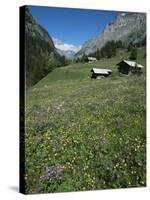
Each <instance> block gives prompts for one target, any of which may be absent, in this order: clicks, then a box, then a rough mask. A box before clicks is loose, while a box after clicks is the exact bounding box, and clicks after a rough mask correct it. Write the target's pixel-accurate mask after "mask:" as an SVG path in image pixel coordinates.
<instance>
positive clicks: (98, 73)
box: [90, 68, 112, 79]
mask: <svg viewBox="0 0 150 200" xmlns="http://www.w3.org/2000/svg"><path fill="white" fill-rule="evenodd" d="M111 73H112V70H110V69H100V68H92V69H91V75H90V77H91V78H92V79H96V78H98V77H107V76H109V75H110V74H111Z"/></svg>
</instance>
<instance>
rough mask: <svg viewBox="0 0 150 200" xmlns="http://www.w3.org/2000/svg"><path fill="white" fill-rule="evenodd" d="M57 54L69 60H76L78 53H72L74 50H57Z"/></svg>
mask: <svg viewBox="0 0 150 200" xmlns="http://www.w3.org/2000/svg"><path fill="white" fill-rule="evenodd" d="M57 52H58V53H59V54H60V55H61V56H65V57H66V58H67V59H70V60H72V59H74V58H75V54H76V52H75V51H72V50H66V51H64V50H61V49H57Z"/></svg>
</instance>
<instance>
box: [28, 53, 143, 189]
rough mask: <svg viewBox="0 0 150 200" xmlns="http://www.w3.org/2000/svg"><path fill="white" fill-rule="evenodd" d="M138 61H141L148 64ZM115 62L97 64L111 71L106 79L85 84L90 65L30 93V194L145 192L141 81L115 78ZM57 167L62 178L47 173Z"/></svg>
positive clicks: (57, 75)
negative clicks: (113, 190) (140, 188)
mask: <svg viewBox="0 0 150 200" xmlns="http://www.w3.org/2000/svg"><path fill="white" fill-rule="evenodd" d="M142 53H143V51H142V50H140V51H139V54H138V61H139V62H140V63H142V64H145V61H144V60H143V55H142ZM120 56H121V54H120V55H118V56H117V57H115V58H112V59H103V60H101V61H99V62H97V63H96V64H94V65H95V66H98V67H107V68H110V69H112V70H113V74H112V76H111V77H108V78H104V79H101V80H90V79H89V78H88V73H89V69H90V68H91V65H90V64H80V63H78V64H72V65H70V66H68V67H65V68H59V69H56V70H54V71H53V72H52V73H50V74H49V75H48V76H47V77H45V78H44V79H42V80H41V81H40V82H39V83H38V84H36V85H35V86H34V87H32V88H31V89H30V90H28V92H27V106H26V135H25V136H26V176H25V179H26V183H27V184H26V192H27V193H36V192H60V191H76V190H91V189H105V188H118V187H135V186H144V185H145V184H146V169H145V168H146V166H145V162H146V158H145V143H146V130H145V127H146V125H145V110H146V108H145V106H146V105H145V81H144V79H143V77H134V76H131V77H127V76H126V77H120V76H119V75H118V74H117V68H116V63H117V62H119V61H120ZM124 56H125V57H127V55H125V54H124ZM57 165H60V166H61V167H62V172H59V171H57V170H56V171H57V172H56V174H55V173H53V174H51V175H49V174H48V173H46V171H45V169H46V167H48V166H54V167H55V169H56V168H57V167H56V166H57ZM41 176H42V177H44V178H42V177H41ZM60 176H61V178H62V179H61V180H60ZM40 177H41V178H40ZM46 177H47V178H48V179H49V178H51V181H48V180H46Z"/></svg>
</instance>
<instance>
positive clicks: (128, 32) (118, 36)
mask: <svg viewBox="0 0 150 200" xmlns="http://www.w3.org/2000/svg"><path fill="white" fill-rule="evenodd" d="M145 36H146V14H145V13H126V12H122V13H120V14H119V15H117V16H116V18H115V19H114V21H111V22H109V23H108V24H107V25H106V27H105V28H104V30H103V31H102V32H100V33H99V34H97V35H96V36H95V37H93V38H92V39H90V40H88V41H86V42H85V43H84V44H83V46H82V48H81V50H80V51H79V52H78V53H77V54H76V55H77V56H82V55H83V54H86V55H88V54H90V53H93V52H95V51H96V50H97V49H101V48H102V47H103V46H104V45H105V43H106V42H108V41H110V40H114V41H117V40H121V41H122V42H126V43H127V44H128V43H130V42H132V43H138V42H141V41H142V40H143V39H144V38H145Z"/></svg>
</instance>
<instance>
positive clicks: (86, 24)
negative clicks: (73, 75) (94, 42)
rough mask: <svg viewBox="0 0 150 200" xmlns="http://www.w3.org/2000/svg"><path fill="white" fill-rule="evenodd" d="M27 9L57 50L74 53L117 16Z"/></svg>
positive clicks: (67, 10)
mask: <svg viewBox="0 0 150 200" xmlns="http://www.w3.org/2000/svg"><path fill="white" fill-rule="evenodd" d="M29 9H30V12H31V14H32V16H33V17H34V18H35V20H36V21H37V22H38V23H39V24H40V25H42V26H43V27H44V28H45V29H46V30H47V31H48V33H49V35H50V36H51V37H52V39H53V41H54V43H55V46H56V47H57V48H60V49H61V50H69V49H70V50H74V51H78V50H79V49H80V48H81V46H82V45H83V43H84V42H85V41H86V40H88V39H90V38H92V37H94V36H95V35H96V34H98V33H100V32H101V31H102V30H103V29H104V28H105V26H106V24H107V23H109V22H110V21H113V19H114V18H115V16H116V15H117V14H118V12H116V11H100V10H87V9H71V8H57V7H43V6H29Z"/></svg>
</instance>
